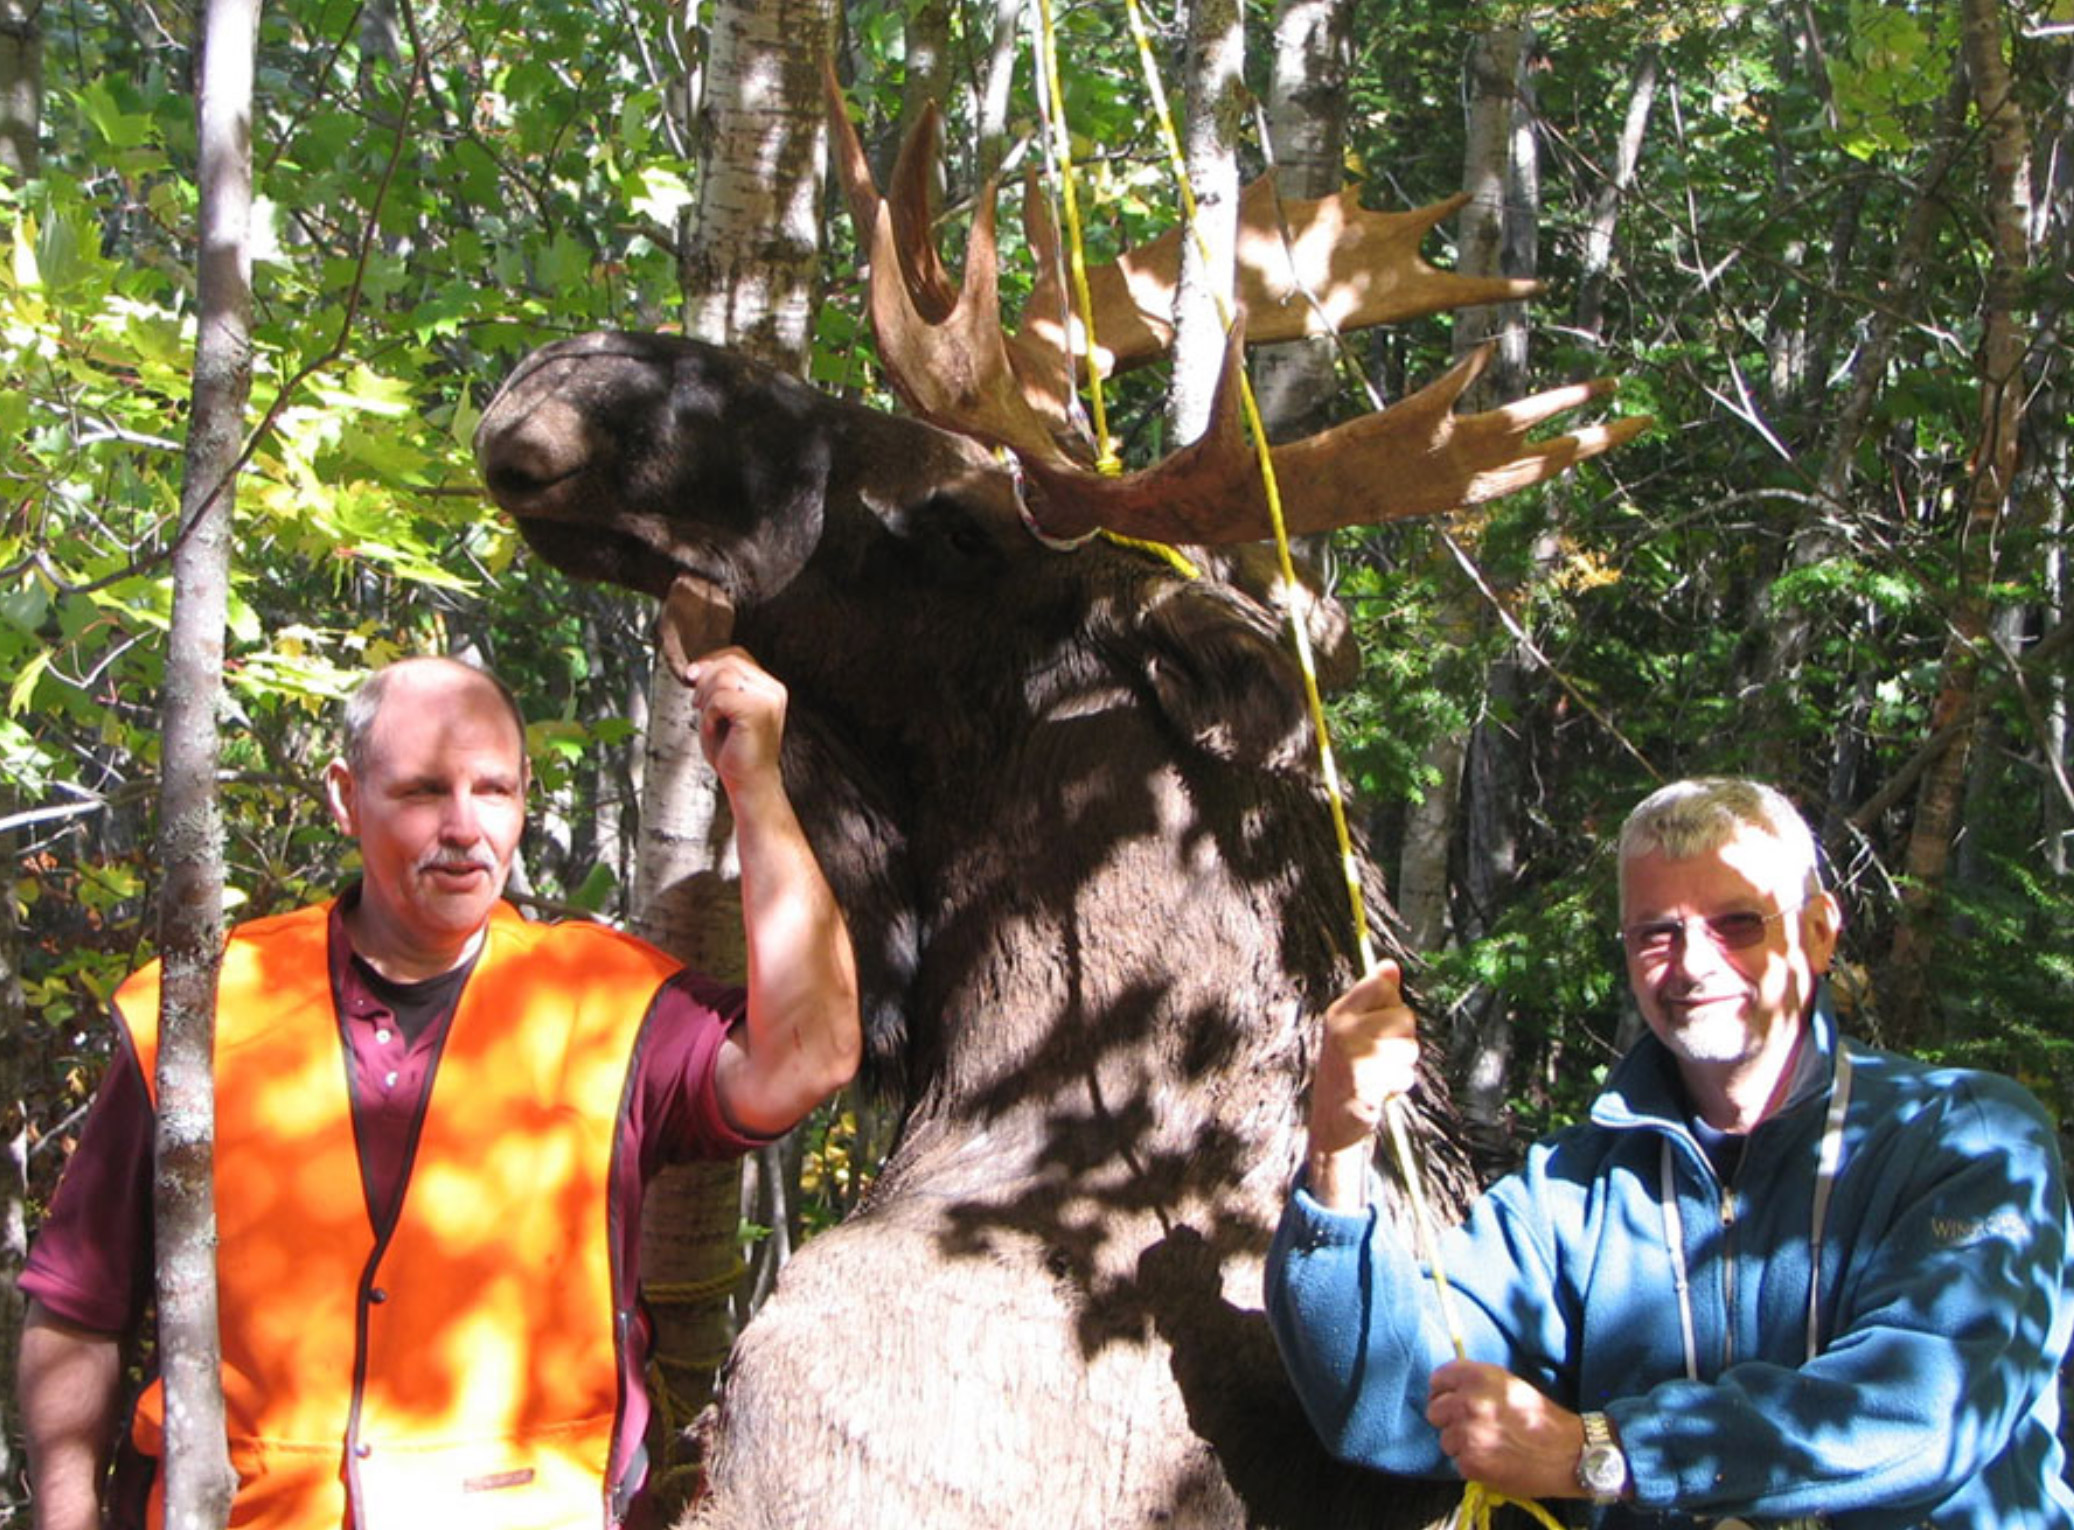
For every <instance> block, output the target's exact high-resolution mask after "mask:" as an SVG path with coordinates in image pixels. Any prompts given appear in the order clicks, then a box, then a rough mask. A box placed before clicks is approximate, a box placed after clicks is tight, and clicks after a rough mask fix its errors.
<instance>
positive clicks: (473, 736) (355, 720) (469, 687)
mask: <svg viewBox="0 0 2074 1530" xmlns="http://www.w3.org/2000/svg"><path fill="white" fill-rule="evenodd" d="M485 729H490V730H494V731H495V732H496V733H498V734H501V735H502V737H503V738H504V739H506V740H508V741H509V744H510V749H511V754H512V762H513V768H514V769H515V770H517V771H519V772H520V773H521V774H523V773H524V771H525V768H526V734H525V719H524V718H523V717H522V716H521V715H520V714H519V710H518V703H517V700H516V698H514V697H513V696H512V694H511V693H510V691H509V690H508V689H506V688H505V686H504V685H503V684H502V683H501V682H500V681H499V680H498V679H497V678H496V677H495V676H494V675H491V674H489V673H488V672H487V671H484V670H481V669H477V668H476V667H474V666H473V665H469V664H463V663H461V662H460V661H458V660H454V659H441V658H420V659H402V660H398V661H397V662H396V663H394V664H391V665H389V666H387V667H386V668H384V669H382V670H380V671H378V672H377V673H376V674H374V675H372V676H370V677H369V678H368V680H367V681H366V682H364V683H363V685H362V687H361V689H360V691H359V692H358V693H356V694H355V695H354V697H353V698H352V699H351V701H350V702H349V703H348V705H347V710H346V737H345V740H344V743H345V753H346V757H347V763H348V764H349V765H351V766H352V768H353V769H354V770H355V771H356V772H360V771H365V770H366V769H367V768H369V767H370V766H371V765H372V764H373V763H374V762H375V759H376V758H377V756H378V755H379V756H388V755H393V754H397V753H426V752H428V747H429V750H437V749H438V748H441V747H444V746H455V745H460V744H462V743H464V742H479V740H480V738H481V737H482V734H483V732H484V730H485Z"/></svg>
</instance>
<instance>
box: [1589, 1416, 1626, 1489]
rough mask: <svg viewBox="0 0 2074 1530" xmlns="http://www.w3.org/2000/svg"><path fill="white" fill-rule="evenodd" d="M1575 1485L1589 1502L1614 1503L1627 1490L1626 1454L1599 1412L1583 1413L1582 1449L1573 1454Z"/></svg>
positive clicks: (1604, 1417)
mask: <svg viewBox="0 0 2074 1530" xmlns="http://www.w3.org/2000/svg"><path fill="white" fill-rule="evenodd" d="M1577 1485H1578V1486H1579V1487H1581V1488H1583V1489H1584V1491H1585V1492H1586V1493H1587V1494H1588V1495H1589V1496H1590V1498H1591V1501H1592V1502H1593V1503H1615V1502H1617V1501H1618V1500H1619V1498H1620V1495H1621V1494H1622V1493H1625V1492H1626V1491H1627V1486H1628V1458H1627V1457H1626V1456H1624V1455H1622V1454H1621V1451H1620V1447H1619V1446H1618V1445H1617V1444H1615V1443H1614V1441H1613V1425H1612V1424H1610V1423H1608V1422H1607V1420H1606V1415H1605V1414H1603V1413H1587V1414H1585V1415H1584V1450H1583V1453H1582V1454H1580V1455H1579V1456H1578V1457H1577Z"/></svg>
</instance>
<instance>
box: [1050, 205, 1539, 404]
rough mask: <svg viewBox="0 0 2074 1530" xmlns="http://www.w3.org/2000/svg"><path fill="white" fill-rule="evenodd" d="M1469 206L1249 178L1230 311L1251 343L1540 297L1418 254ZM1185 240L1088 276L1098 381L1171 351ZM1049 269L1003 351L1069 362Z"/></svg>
mask: <svg viewBox="0 0 2074 1530" xmlns="http://www.w3.org/2000/svg"><path fill="white" fill-rule="evenodd" d="M1468 200H1469V194H1468V193H1467V192H1458V193H1457V194H1456V195H1454V196H1452V197H1448V198H1446V199H1445V200H1443V201H1439V202H1434V203H1431V204H1429V205H1428V206H1425V207H1418V208H1413V209H1412V210H1411V211H1409V212H1394V213H1391V212H1372V211H1370V210H1369V209H1367V208H1365V207H1363V206H1362V205H1361V201H1360V191H1359V188H1358V187H1349V188H1348V189H1347V190H1345V191H1342V192H1339V193H1337V194H1336V195H1333V196H1329V197H1318V198H1315V199H1311V200H1306V201H1294V202H1286V203H1279V204H1278V201H1277V198H1276V194H1275V187H1274V178H1273V175H1272V173H1270V174H1268V175H1264V176H1262V177H1260V178H1259V179H1258V180H1256V181H1254V182H1253V184H1252V185H1250V186H1248V187H1247V188H1246V190H1245V192H1244V194H1243V195H1242V196H1241V198H1240V201H1239V235H1238V246H1237V259H1238V270H1237V275H1236V280H1237V288H1238V300H1239V306H1240V307H1241V308H1243V309H1244V310H1245V311H1246V313H1247V315H1248V316H1249V326H1248V327H1249V329H1250V331H1251V334H1252V338H1253V340H1254V342H1255V343H1256V344H1257V343H1262V342H1267V341H1276V340H1294V339H1298V338H1300V337H1302V336H1305V335H1318V334H1324V333H1326V331H1327V328H1328V325H1329V326H1330V327H1331V328H1336V329H1339V330H1342V331H1345V330H1352V329H1362V328H1366V327H1368V326H1370V325H1375V324H1393V323H1399V322H1402V321H1403V320H1406V319H1415V318H1421V317H1423V316H1425V315H1427V314H1431V313H1440V312H1444V311H1446V310H1448V309H1454V308H1467V307H1471V306H1473V305H1475V304H1479V303H1507V302H1519V301H1524V300H1525V299H1527V298H1530V297H1532V296H1534V295H1535V294H1536V293H1538V292H1540V291H1541V289H1542V284H1541V283H1540V282H1537V281H1531V280H1527V279H1525V278H1518V277H1500V276H1490V277H1475V276H1461V275H1458V274H1456V273H1455V272H1452V271H1443V270H1440V269H1439V268H1438V267H1436V266H1434V265H1432V264H1431V263H1429V262H1428V261H1427V260H1426V259H1425V258H1424V257H1423V256H1422V255H1420V253H1419V246H1420V244H1421V243H1422V242H1423V241H1424V239H1425V237H1426V236H1427V235H1428V234H1429V233H1431V232H1432V231H1433V229H1434V227H1435V226H1436V225H1438V224H1439V223H1441V222H1442V221H1443V220H1445V219H1447V218H1450V217H1452V216H1453V215H1454V214H1455V213H1456V212H1458V211H1460V210H1461V208H1462V206H1463V204H1464V203H1466V202H1467V201H1468ZM1285 224H1286V227H1287V230H1288V236H1287V238H1286V239H1285V237H1284V233H1283V230H1284V226H1285ZM1184 232H1185V231H1184V230H1182V229H1179V228H1174V229H1169V230H1168V231H1167V232H1166V233H1164V234H1161V235H1160V236H1159V237H1158V238H1156V239H1153V240H1151V241H1149V242H1148V243H1146V244H1143V245H1140V246H1139V247H1138V248H1136V249H1134V250H1131V251H1129V252H1128V253H1126V254H1124V255H1122V256H1120V257H1119V258H1118V259H1116V260H1115V261H1114V262H1111V263H1110V264H1107V265H1104V266H1100V267H1096V268H1095V269H1093V270H1090V271H1089V272H1088V288H1089V296H1090V300H1091V301H1092V303H1093V306H1094V311H1095V344H1096V347H1097V348H1096V351H1095V354H1094V364H1095V365H1096V366H1098V367H1099V368H1100V369H1101V371H1102V375H1104V376H1105V377H1106V376H1108V375H1109V374H1110V373H1112V372H1119V371H1124V370H1127V369H1128V368H1130V367H1134V366H1138V365H1140V364H1142V363H1144V362H1147V361H1151V360H1153V359H1155V358H1156V357H1158V356H1160V355H1162V354H1164V353H1165V352H1166V350H1167V349H1168V348H1169V347H1170V346H1171V345H1172V344H1173V339H1174V334H1173V308H1174V288H1175V285H1176V283H1177V282H1178V281H1179V279H1180V278H1179V273H1180V254H1181V240H1182V238H1183V237H1184ZM1055 271H1056V266H1055V265H1047V266H1045V267H1044V268H1042V269H1041V271H1040V273H1039V276H1038V279H1037V283H1036V286H1035V288H1034V290H1033V291H1032V292H1031V294H1030V300H1029V302H1028V303H1027V304H1026V305H1025V306H1024V309H1023V313H1024V316H1025V321H1024V326H1023V329H1022V330H1021V331H1019V332H1018V333H1017V334H1016V335H1015V336H1014V337H1013V338H1012V339H1011V342H1010V343H1011V345H1015V344H1017V343H1021V344H1023V345H1027V346H1030V347H1032V348H1042V349H1044V350H1048V351H1053V352H1056V353H1058V354H1060V355H1065V354H1069V353H1070V351H1071V349H1072V348H1071V347H1069V346H1068V344H1067V336H1066V334H1065V332H1063V331H1062V330H1061V328H1060V326H1059V321H1058V317H1057V316H1058V314H1059V313H1061V312H1062V311H1064V310H1063V309H1062V307H1061V304H1060V301H1059V296H1058V285H1057V277H1056V276H1055V275H1054V274H1053V273H1054V272H1055ZM1306 292H1308V293H1309V294H1311V296H1312V297H1315V298H1316V299H1317V302H1318V305H1319V306H1318V307H1316V308H1314V307H1313V306H1312V304H1311V302H1310V301H1309V300H1308V299H1307V298H1306V297H1305V293H1306ZM1320 308H1322V309H1323V313H1322V314H1321V313H1320V311H1319V309H1320ZM1074 331H1075V333H1076V334H1077V333H1078V324H1077V322H1076V323H1075V324H1074Z"/></svg>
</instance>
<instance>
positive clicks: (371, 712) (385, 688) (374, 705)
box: [339, 658, 526, 776]
mask: <svg viewBox="0 0 2074 1530" xmlns="http://www.w3.org/2000/svg"><path fill="white" fill-rule="evenodd" d="M417 662H421V660H420V659H398V660H396V661H394V662H393V663H390V664H384V665H383V666H382V667H381V668H380V669H378V670H376V671H375V672H374V673H373V674H371V675H369V676H368V677H367V678H366V679H365V680H363V681H361V682H360V683H359V684H358V685H357V686H355V687H354V688H353V689H352V690H351V691H350V692H348V693H347V695H346V700H345V705H344V707H343V708H342V709H341V712H340V722H339V754H340V755H341V756H342V757H343V758H344V760H345V762H346V765H347V767H348V768H349V769H351V771H352V772H353V774H354V775H356V776H358V775H362V774H364V773H365V772H366V769H367V750H368V742H369V740H370V739H371V738H372V736H373V734H374V720H375V718H376V716H377V715H378V714H379V713H380V712H381V710H382V698H383V697H384V696H386V695H387V694H388V692H389V679H390V676H392V675H394V674H395V673H396V671H397V670H398V669H399V668H401V667H403V666H405V665H409V664H412V663H417ZM439 662H441V663H446V664H457V665H459V666H460V667H461V668H463V669H466V670H469V671H472V672H473V673H475V674H478V675H481V676H482V677H483V679H485V680H487V681H489V683H490V684H491V686H492V687H494V688H495V690H496V692H497V694H498V696H500V697H501V698H503V701H504V706H505V709H506V710H507V711H509V712H510V713H511V725H512V726H513V727H514V728H516V729H517V730H518V736H519V764H520V766H521V768H523V767H524V765H525V762H526V715H525V713H524V712H522V711H521V710H519V700H518V697H517V696H516V695H514V694H513V693H512V689H511V687H510V686H508V685H506V684H505V683H504V682H503V681H502V680H501V679H499V678H498V677H497V676H496V675H494V674H492V673H491V672H490V671H489V670H487V669H484V668H483V667H482V666H481V665H480V664H475V663H471V662H470V661H469V660H467V659H457V658H445V659H441V660H439Z"/></svg>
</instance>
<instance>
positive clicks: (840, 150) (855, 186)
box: [821, 54, 879, 239]
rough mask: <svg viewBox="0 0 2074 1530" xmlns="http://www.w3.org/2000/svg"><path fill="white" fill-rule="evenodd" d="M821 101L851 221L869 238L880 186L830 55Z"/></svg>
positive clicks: (875, 219) (825, 61)
mask: <svg viewBox="0 0 2074 1530" xmlns="http://www.w3.org/2000/svg"><path fill="white" fill-rule="evenodd" d="M821 102H822V105H823V107H824V108H825V109H826V110H827V112H828V129H829V136H830V139H831V142H830V144H829V158H831V159H832V160H834V161H835V169H836V174H837V175H838V176H840V177H841V179H842V183H843V195H844V197H845V199H846V200H847V201H848V202H849V204H850V221H851V223H852V224H853V225H854V226H855V227H856V230H857V236H858V237H859V238H860V239H861V238H865V237H868V234H869V231H870V230H871V229H872V228H873V227H874V226H875V225H876V224H877V223H878V221H879V186H878V182H877V181H876V180H875V179H873V177H872V173H871V161H870V160H868V159H866V158H865V157H864V145H863V144H862V143H861V142H859V141H858V138H857V125H856V124H855V123H854V122H852V121H851V120H850V108H849V104H848V103H847V102H845V101H844V100H843V87H842V82H841V81H840V80H838V79H836V77H835V60H834V59H833V58H831V57H829V56H828V55H827V54H823V55H822V57H821Z"/></svg>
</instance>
